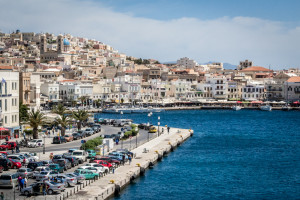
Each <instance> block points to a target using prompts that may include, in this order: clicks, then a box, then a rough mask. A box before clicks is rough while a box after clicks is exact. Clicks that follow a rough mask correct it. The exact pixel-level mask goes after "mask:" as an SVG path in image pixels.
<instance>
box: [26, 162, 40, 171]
mask: <svg viewBox="0 0 300 200" xmlns="http://www.w3.org/2000/svg"><path fill="white" fill-rule="evenodd" d="M40 166H43V162H29V163H28V165H27V168H30V169H31V170H32V171H34V170H35V169H36V168H37V167H40Z"/></svg>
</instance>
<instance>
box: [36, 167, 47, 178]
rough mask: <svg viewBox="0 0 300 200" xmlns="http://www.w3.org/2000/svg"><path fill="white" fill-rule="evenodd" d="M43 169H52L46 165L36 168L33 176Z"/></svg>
mask: <svg viewBox="0 0 300 200" xmlns="http://www.w3.org/2000/svg"><path fill="white" fill-rule="evenodd" d="M43 171H50V168H49V167H45V166H40V167H37V168H35V170H34V171H33V178H35V177H36V175H37V174H40V173H41V172H43Z"/></svg>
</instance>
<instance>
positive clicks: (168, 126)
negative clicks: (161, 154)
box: [168, 126, 170, 134]
mask: <svg viewBox="0 0 300 200" xmlns="http://www.w3.org/2000/svg"><path fill="white" fill-rule="evenodd" d="M169 133H170V127H169V126H168V134H169Z"/></svg>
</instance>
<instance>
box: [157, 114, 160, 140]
mask: <svg viewBox="0 0 300 200" xmlns="http://www.w3.org/2000/svg"><path fill="white" fill-rule="evenodd" d="M157 119H158V122H157V125H158V131H157V134H158V136H159V125H160V121H159V120H160V116H158V118H157Z"/></svg>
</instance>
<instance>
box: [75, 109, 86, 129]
mask: <svg viewBox="0 0 300 200" xmlns="http://www.w3.org/2000/svg"><path fill="white" fill-rule="evenodd" d="M72 116H73V118H74V119H75V120H76V122H77V128H78V130H80V129H81V123H82V122H83V121H85V120H87V119H88V117H89V114H88V112H87V111H85V110H77V111H73V112H72Z"/></svg>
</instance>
